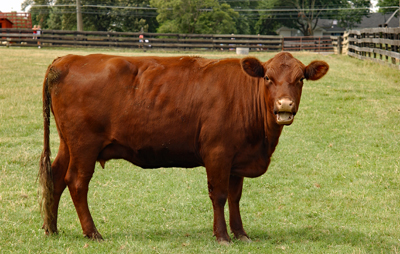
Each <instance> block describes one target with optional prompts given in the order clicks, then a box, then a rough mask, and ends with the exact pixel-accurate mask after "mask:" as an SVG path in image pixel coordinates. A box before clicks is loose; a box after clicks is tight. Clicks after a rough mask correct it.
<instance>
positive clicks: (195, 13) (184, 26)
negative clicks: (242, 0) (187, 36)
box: [150, 0, 239, 34]
mask: <svg viewBox="0 0 400 254" xmlns="http://www.w3.org/2000/svg"><path fill="white" fill-rule="evenodd" d="M150 3H151V5H152V6H153V7H156V8H157V12H158V16H157V21H158V22H159V24H160V26H159V28H158V32H161V33H205V34H210V33H219V34H221V33H236V31H237V30H236V24H235V21H234V18H239V14H238V13H237V12H235V11H234V10H233V9H232V8H231V7H230V6H229V5H228V4H226V3H223V4H219V3H218V1H217V0H168V1H164V0H150Z"/></svg>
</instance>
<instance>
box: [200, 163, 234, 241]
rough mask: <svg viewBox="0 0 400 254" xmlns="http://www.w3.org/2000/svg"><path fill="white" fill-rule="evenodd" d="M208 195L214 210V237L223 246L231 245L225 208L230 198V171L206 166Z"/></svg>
mask: <svg viewBox="0 0 400 254" xmlns="http://www.w3.org/2000/svg"><path fill="white" fill-rule="evenodd" d="M206 171H207V180H208V194H209V196H210V199H211V201H212V205H213V209H214V235H215V237H216V238H217V241H218V243H219V244H221V245H229V244H230V242H231V238H230V237H229V235H228V232H227V229H226V222H225V216H224V207H225V203H226V200H227V198H228V190H229V171H230V169H222V168H220V167H211V166H208V167H207V165H206Z"/></svg>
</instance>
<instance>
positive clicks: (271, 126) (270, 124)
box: [259, 80, 283, 156]
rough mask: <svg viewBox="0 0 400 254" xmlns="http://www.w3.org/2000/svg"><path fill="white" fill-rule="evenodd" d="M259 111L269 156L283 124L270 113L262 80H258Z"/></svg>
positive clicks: (273, 149) (276, 143)
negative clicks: (278, 122) (277, 121)
mask: <svg viewBox="0 0 400 254" xmlns="http://www.w3.org/2000/svg"><path fill="white" fill-rule="evenodd" d="M260 91H261V92H260V95H262V96H261V97H260V102H259V105H260V106H261V109H260V111H261V112H262V119H263V126H264V135H265V140H264V142H265V146H266V147H267V148H268V152H267V153H268V156H271V155H272V153H273V152H274V151H275V148H276V146H277V145H278V141H279V137H280V135H281V133H282V129H283V126H282V125H279V124H277V123H276V121H275V117H276V116H275V115H274V114H273V113H272V112H273V110H269V108H268V103H267V101H266V98H267V94H266V90H265V85H264V81H263V80H261V81H260Z"/></svg>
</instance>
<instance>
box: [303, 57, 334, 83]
mask: <svg viewBox="0 0 400 254" xmlns="http://www.w3.org/2000/svg"><path fill="white" fill-rule="evenodd" d="M328 70H329V65H328V64H327V63H326V62H324V61H312V62H311V63H310V64H309V65H308V66H307V67H306V71H305V73H304V74H305V77H306V79H309V80H318V79H320V78H322V77H323V76H324V75H325V74H326V73H327V72H328Z"/></svg>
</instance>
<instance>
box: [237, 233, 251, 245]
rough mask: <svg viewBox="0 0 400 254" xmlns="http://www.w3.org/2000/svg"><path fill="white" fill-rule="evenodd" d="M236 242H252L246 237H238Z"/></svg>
mask: <svg viewBox="0 0 400 254" xmlns="http://www.w3.org/2000/svg"><path fill="white" fill-rule="evenodd" d="M238 240H239V241H242V242H245V243H251V242H253V241H252V240H251V239H250V238H248V237H247V236H245V235H242V236H240V237H239V238H238Z"/></svg>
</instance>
